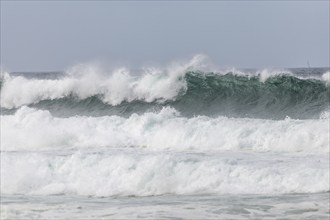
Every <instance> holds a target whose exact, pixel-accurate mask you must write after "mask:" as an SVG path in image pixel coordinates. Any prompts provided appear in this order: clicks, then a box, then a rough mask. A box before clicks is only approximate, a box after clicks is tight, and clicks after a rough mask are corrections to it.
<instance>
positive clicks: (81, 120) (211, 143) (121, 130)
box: [1, 107, 329, 152]
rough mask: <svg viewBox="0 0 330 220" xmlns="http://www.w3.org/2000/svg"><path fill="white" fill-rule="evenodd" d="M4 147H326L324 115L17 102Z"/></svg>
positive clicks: (5, 120)
mask: <svg viewBox="0 0 330 220" xmlns="http://www.w3.org/2000/svg"><path fill="white" fill-rule="evenodd" d="M1 126H2V134H1V135H2V142H1V145H2V146H1V148H2V150H4V151H16V150H23V151H25V150H27V151H30V150H37V151H39V150H41V151H43V150H50V149H62V148H64V149H68V148H71V149H88V148H95V147H100V148H102V147H106V148H112V147H115V148H129V147H134V148H142V149H145V150H151V151H162V150H172V151H194V152H204V151H223V150H229V151H230V150H233V151H237V150H243V151H256V152H265V151H266V152H267V151H270V152H296V151H300V152H328V151H329V132H328V120H327V119H324V120H322V119H318V120H292V119H285V120H280V121H273V120H262V119H244V118H241V119H235V118H227V117H217V118H210V117H207V116H198V117H193V118H185V117H182V116H179V113H178V112H177V111H176V110H174V109H173V108H169V107H167V108H164V109H162V110H161V111H160V112H159V113H145V114H143V115H137V114H133V115H131V116H130V117H129V118H124V117H119V116H104V117H86V116H83V117H82V116H79V117H78V116H77V117H70V118H56V117H53V116H52V115H51V114H50V113H49V112H48V111H43V110H35V109H32V108H28V107H22V108H20V109H19V110H18V111H17V112H16V113H15V115H5V116H1Z"/></svg>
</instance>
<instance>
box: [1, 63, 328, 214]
mask: <svg viewBox="0 0 330 220" xmlns="http://www.w3.org/2000/svg"><path fill="white" fill-rule="evenodd" d="M329 83H330V82H329V69H328V68H301V69H285V70H272V71H270V70H236V69H231V70H218V71H217V70H205V68H200V67H199V66H196V65H195V61H194V60H193V61H191V62H189V63H188V64H185V65H180V66H175V67H173V66H171V67H167V68H155V67H152V68H141V69H139V70H130V69H128V68H118V69H113V70H111V71H109V72H104V71H102V72H101V71H99V70H98V69H97V68H94V67H91V66H88V65H80V66H77V67H74V68H71V69H70V70H68V71H65V72H59V73H58V72H56V73H2V74H1V102H0V104H1V195H2V196H1V198H2V201H1V202H2V207H3V208H2V209H1V218H2V219H12V218H23V219H30V218H53V217H58V218H68V215H67V214H68V213H71V214H70V215H69V216H70V217H75V218H82V217H84V218H89V219H93V218H94V219H101V218H141V219H144V218H182V217H185V218H217V219H218V218H239V217H248V218H251V217H252V218H274V217H285V218H287V219H297V218H316V219H321V218H324V219H326V218H327V216H328V215H329V213H328V211H329V210H328V208H327V207H328V202H329V201H328V198H329V190H330V187H329V178H330V176H329V110H330V107H329V101H330V100H329V99H330V86H329ZM45 200H47V201H52V202H51V203H49V204H45V203H44V201H45ZM26 201H29V203H27V202H26ZM63 203H65V204H66V206H65V207H64V206H63V205H62V204H63ZM141 204H143V206H142V207H141ZM252 204H253V205H252ZM243 206H244V207H245V208H244V209H243V208H242V207H243ZM95 207H97V209H95ZM137 207H138V208H137ZM150 209H152V210H154V212H152V213H151V212H149V211H148V210H150ZM132 210H134V212H133V211H132ZM247 210H248V211H247Z"/></svg>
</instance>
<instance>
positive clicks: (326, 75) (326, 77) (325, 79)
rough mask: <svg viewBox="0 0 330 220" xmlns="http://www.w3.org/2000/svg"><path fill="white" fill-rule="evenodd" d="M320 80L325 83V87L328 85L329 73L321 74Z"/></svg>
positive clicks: (329, 82)
mask: <svg viewBox="0 0 330 220" xmlns="http://www.w3.org/2000/svg"><path fill="white" fill-rule="evenodd" d="M322 80H323V81H325V82H326V84H327V85H330V71H328V72H325V73H323V74H322Z"/></svg>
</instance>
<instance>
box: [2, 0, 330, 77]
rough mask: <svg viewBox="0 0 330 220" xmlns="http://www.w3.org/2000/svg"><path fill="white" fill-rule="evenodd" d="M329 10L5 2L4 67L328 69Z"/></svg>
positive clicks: (298, 4)
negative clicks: (96, 64)
mask: <svg viewBox="0 0 330 220" xmlns="http://www.w3.org/2000/svg"><path fill="white" fill-rule="evenodd" d="M329 10H330V8H329V1H310V2H308V1H290V2H284V1H264V2H260V1H245V2H244V1H234V2H230V1H218V2H214V1H209V2H203V1H199V2H196V1H195V2H187V1H180V2H171V1H162V2H150V1H140V2H133V1H126V2H120V1H117V2H116V1H112V2H106V1H80V2H79V1H60V2H54V1H45V2H41V1H25V2H24V1H14V2H10V1H1V66H2V67H3V68H4V69H6V70H10V71H52V70H64V69H66V68H68V67H70V66H72V65H75V64H77V63H84V62H90V61H100V62H101V63H102V62H104V63H107V62H109V63H121V62H122V63H128V64H130V66H134V67H140V66H142V65H144V64H146V63H159V64H166V63H168V62H171V61H174V60H176V59H183V58H185V59H186V58H189V57H192V56H193V55H194V54H205V55H207V56H208V57H210V59H211V60H212V61H213V62H214V63H215V64H217V65H218V66H223V67H238V68H244V67H256V68H264V67H307V61H309V63H310V65H311V66H315V67H317V66H318V67H325V66H327V67H328V66H329Z"/></svg>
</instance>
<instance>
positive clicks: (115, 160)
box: [1, 151, 329, 196]
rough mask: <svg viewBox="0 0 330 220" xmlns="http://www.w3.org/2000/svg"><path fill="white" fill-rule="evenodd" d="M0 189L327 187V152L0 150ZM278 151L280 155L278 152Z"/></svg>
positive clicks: (85, 191)
mask: <svg viewBox="0 0 330 220" xmlns="http://www.w3.org/2000/svg"><path fill="white" fill-rule="evenodd" d="M2 154H3V155H2V156H3V157H2V159H1V180H2V181H1V192H2V193H3V194H24V195H31V194H32V195H52V194H71V195H92V196H113V195H118V196H127V195H135V196H150V195H162V194H169V193H170V194H205V193H219V194H228V193H229V194H255V193H257V194H274V193H275V194H276V193H316V192H326V191H328V190H329V167H328V165H329V164H328V155H308V156H300V157H299V156H290V155H289V156H288V155H279V154H277V155H271V154H269V153H267V154H256V153H253V154H226V153H223V154H216V155H215V154H211V155H207V154H206V155H203V154H181V153H180V154H173V153H165V152H162V153H153V154H152V153H148V154H146V153H140V154H139V153H137V152H133V153H129V152H122V151H108V152H103V153H102V152H101V153H96V154H95V153H93V154H85V153H79V152H78V153H74V154H72V155H57V156H56V155H52V154H43V153H23V154H22V153H15V152H8V153H2ZM279 156H280V157H279Z"/></svg>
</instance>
